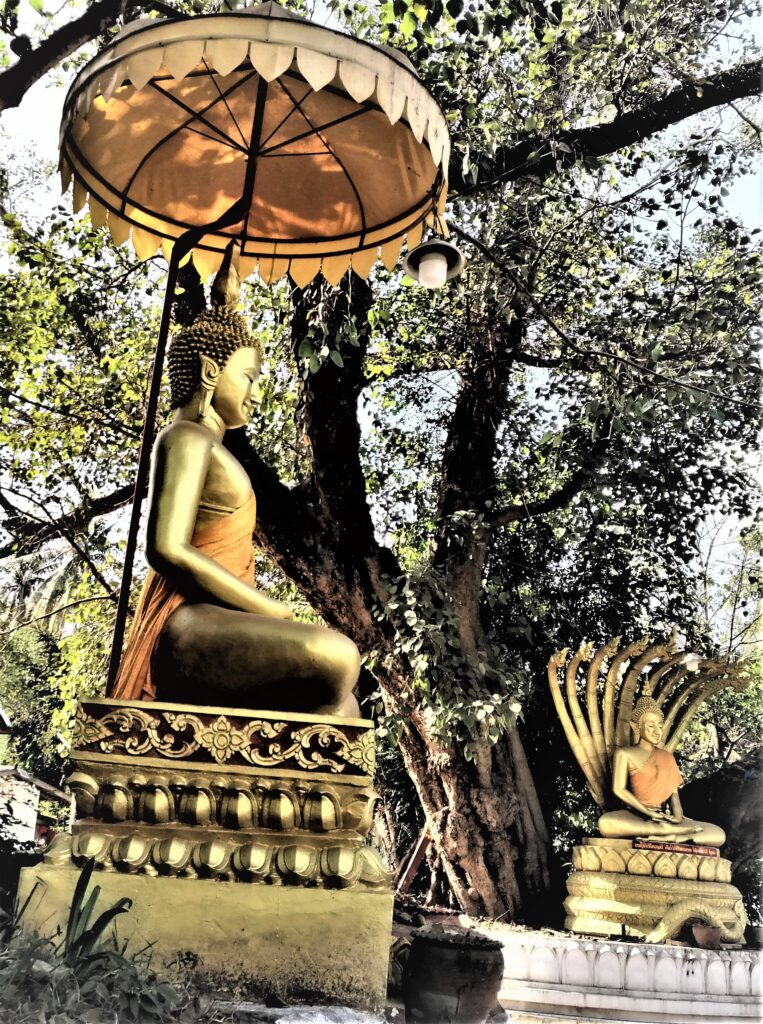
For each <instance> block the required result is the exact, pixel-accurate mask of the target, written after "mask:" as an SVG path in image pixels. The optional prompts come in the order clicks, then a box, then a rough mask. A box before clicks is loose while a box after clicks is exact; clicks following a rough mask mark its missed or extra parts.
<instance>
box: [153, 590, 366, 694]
mask: <svg viewBox="0 0 763 1024" xmlns="http://www.w3.org/2000/svg"><path fill="white" fill-rule="evenodd" d="M153 667H154V669H155V672H156V678H157V680H161V679H162V678H165V679H166V678H167V677H168V676H174V677H180V678H182V679H184V680H189V679H194V680H196V679H200V680H205V681H206V682H208V683H209V684H210V685H215V684H221V685H222V686H223V687H224V688H226V689H233V688H235V689H239V688H241V687H244V688H246V687H248V686H255V687H257V688H258V689H259V688H262V687H265V686H266V685H268V684H269V683H279V682H283V681H287V680H290V681H296V680H303V681H304V682H306V683H310V682H319V683H320V682H326V683H328V684H329V685H331V686H333V688H334V689H338V690H341V691H342V692H345V691H348V692H349V690H350V689H351V688H352V685H353V684H354V682H355V680H356V679H357V675H358V671H359V667H360V658H359V655H358V651H357V648H356V647H355V644H354V643H353V642H352V641H351V640H350V639H349V638H348V637H345V636H343V635H342V634H341V633H337V632H336V631H335V630H331V629H327V628H325V627H324V626H317V625H312V624H309V623H302V622H293V621H291V620H284V619H275V618H271V617H268V616H264V615H255V614H252V613H249V612H241V611H236V610H233V609H228V608H221V607H219V606H217V605H210V604H187V605H183V606H181V607H180V608H178V609H177V610H176V611H175V612H173V614H172V615H171V616H170V617H169V619H168V620H167V622H166V624H165V626H164V629H163V630H162V633H161V635H160V639H159V643H158V644H157V649H156V652H155V655H154V659H153ZM349 680H351V682H349V685H348V681H349Z"/></svg>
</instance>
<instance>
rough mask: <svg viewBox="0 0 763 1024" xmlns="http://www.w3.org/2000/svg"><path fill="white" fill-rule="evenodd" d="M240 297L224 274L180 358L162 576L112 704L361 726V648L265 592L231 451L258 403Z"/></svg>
mask: <svg viewBox="0 0 763 1024" xmlns="http://www.w3.org/2000/svg"><path fill="white" fill-rule="evenodd" d="M238 293H239V287H238V274H237V273H236V270H235V268H234V267H231V266H230V265H229V264H228V265H225V266H224V268H223V270H221V272H220V274H219V275H218V277H217V279H216V280H215V284H214V286H213V289H212V303H213V305H212V308H211V309H210V310H207V311H205V312H203V313H201V314H200V315H199V316H198V317H197V318H196V320H195V321H194V322H193V323H192V324H191V325H190V326H189V327H186V328H184V329H183V330H181V331H180V332H179V333H178V335H177V336H176V337H175V339H174V341H173V343H172V345H171V346H170V350H169V354H168V370H169V378H170V390H171V396H172V406H173V408H174V409H175V416H174V419H173V420H172V422H171V423H170V424H169V425H168V426H167V427H165V428H164V430H162V431H161V432H160V434H159V435H158V437H157V439H156V443H155V446H154V451H153V456H152V467H151V482H150V495H149V508H148V526H147V538H146V556H147V559H148V562H149V565H150V566H151V571H150V572H149V574H148V578H147V579H146V583H145V585H144V588H143V592H142V594H141V598H140V602H139V605H138V608H137V611H136V615H135V620H134V622H133V625H132V629H131V633H130V639H129V642H128V644H127V648H126V650H125V654H124V657H123V659H122V663H121V666H120V670H119V674H118V676H117V679H116V682H115V686H114V689H113V692H112V693H110V694H109V696H110V697H113V698H116V699H119V700H164V701H171V702H176V703H183V704H202V705H204V704H206V705H220V706H223V707H250V708H258V709H261V710H265V711H267V710H273V711H300V712H311V713H316V714H340V715H349V716H353V717H359V716H360V709H359V707H358V703H357V700H356V699H355V697H354V696H353V694H352V690H353V687H354V686H355V684H356V682H357V679H358V674H359V671H360V657H359V654H358V650H357V648H356V646H355V644H354V643H353V642H352V640H350V639H349V638H348V637H345V636H343V635H342V634H340V633H337V632H336V631H334V630H332V629H328V628H325V627H323V626H318V625H312V624H308V623H303V622H295V621H293V619H292V613H291V610H290V609H289V607H288V606H287V605H285V604H283V603H282V602H280V601H275V600H273V599H272V598H270V597H268V596H267V595H266V594H264V593H262V591H260V590H257V589H256V587H255V586H254V550H253V545H252V534H253V531H254V525H255V517H256V501H255V496H254V493H253V491H252V486H251V483H250V480H249V477H248V475H247V473H246V472H245V470H244V469H243V467H242V466H241V465H240V463H239V462H238V461H237V460H236V459H235V458H234V457H233V455H232V454H231V453H230V452H229V451H228V450H227V449H226V448H225V446H224V445H223V443H222V442H223V436H224V434H225V432H226V430H229V429H233V428H236V427H241V426H244V425H245V424H246V423H247V422H248V421H249V419H250V416H251V413H252V411H253V408H254V405H255V404H256V403H257V402H258V401H259V400H260V392H259V385H258V383H257V380H258V377H259V373H260V362H261V352H260V349H259V347H258V345H257V343H256V342H255V341H254V339H253V338H252V336H251V334H250V332H249V329H248V327H247V325H246V322H245V320H244V318H243V317H242V316H241V315H240V314H238V313H236V312H235V311H234V309H233V308H232V307H233V304H234V303H235V302H236V301H237V299H238Z"/></svg>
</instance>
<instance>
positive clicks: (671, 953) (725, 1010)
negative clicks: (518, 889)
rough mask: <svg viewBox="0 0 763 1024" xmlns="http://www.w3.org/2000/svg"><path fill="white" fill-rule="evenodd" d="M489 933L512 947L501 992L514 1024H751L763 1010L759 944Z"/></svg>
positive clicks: (507, 952)
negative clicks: (709, 946)
mask: <svg viewBox="0 0 763 1024" xmlns="http://www.w3.org/2000/svg"><path fill="white" fill-rule="evenodd" d="M486 933H487V934H489V935H490V936H491V938H500V939H501V941H502V942H503V945H504V959H505V963H506V967H505V973H504V978H503V984H502V986H501V991H500V996H499V998H500V1002H501V1005H502V1006H503V1007H504V1009H505V1010H506V1011H507V1012H508V1014H509V1020H510V1021H511V1022H512V1024H541V1022H543V1024H546V1022H547V1024H565V1022H567V1021H573V1020H574V1021H575V1024H593V1022H596V1024H598V1022H599V1021H609V1022H610V1024H636V1022H638V1024H711V1022H715V1021H723V1024H751V1022H753V1021H756V1022H757V1021H760V1020H761V1019H762V1016H763V1015H762V1014H761V1009H762V1007H763V1004H762V1002H761V980H760V959H761V954H760V952H757V951H754V950H747V949H732V950H721V951H719V952H715V951H714V950H704V949H694V948H692V947H690V946H667V945H660V946H656V945H647V944H645V943H636V942H617V941H611V940H607V939H585V938H578V937H572V936H565V935H561V934H549V933H543V932H533V931H522V930H513V929H508V928H506V929H500V930H498V929H494V928H489V929H486Z"/></svg>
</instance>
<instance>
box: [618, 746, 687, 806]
mask: <svg viewBox="0 0 763 1024" xmlns="http://www.w3.org/2000/svg"><path fill="white" fill-rule="evenodd" d="M683 780H684V779H683V775H681V773H680V771H679V770H678V765H677V764H676V759H675V758H674V757H673V755H672V754H671V753H670V751H669V750H664V749H663V748H662V747H655V748H654V750H653V751H652V753H651V754H650V755H649V757H648V758H647V759H646V761H644V763H643V764H642V765H641V767H640V768H635V769H631V772H630V784H631V792H632V793H633V795H634V796H635V798H636V799H637V800H640V801H641V803H642V804H644V806H645V807H661V806H662V804H664V803H665V801H666V800H667V799H668V798H669V797H671V796H672V795H673V794H674V793H675V791H676V790H677V789H678V787H679V786H680V785H681V783H682V782H683Z"/></svg>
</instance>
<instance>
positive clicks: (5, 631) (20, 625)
mask: <svg viewBox="0 0 763 1024" xmlns="http://www.w3.org/2000/svg"><path fill="white" fill-rule="evenodd" d="M110 600H111V595H110V594H102V595H100V596H98V597H81V598H79V599H78V600H77V601H70V602H69V603H68V604H62V605H59V607H58V608H54V609H53V611H52V612H45V614H44V615H35V616H34V617H33V618H31V619H26V620H25V621H24V622H19V623H17V625H15V626H12V627H11V628H10V629H3V630H0V636H10V634H11V633H17V632H18V631H19V630H20V629H23V628H24V627H25V626H33V625H34V623H35V622H42V621H43V620H44V619H52V618H53V616H54V615H59V614H60V613H61V612H66V611H68V610H69V609H70V608H76V607H78V605H81V604H92V602H93V601H110Z"/></svg>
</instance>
